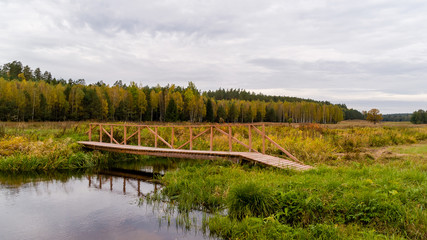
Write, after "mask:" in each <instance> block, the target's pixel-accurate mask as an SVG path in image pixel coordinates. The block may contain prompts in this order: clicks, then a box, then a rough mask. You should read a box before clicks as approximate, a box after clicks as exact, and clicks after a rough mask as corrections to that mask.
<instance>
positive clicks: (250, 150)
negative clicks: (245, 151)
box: [248, 125, 252, 152]
mask: <svg viewBox="0 0 427 240" xmlns="http://www.w3.org/2000/svg"><path fill="white" fill-rule="evenodd" d="M248 128H249V132H248V133H249V152H252V129H251V125H248Z"/></svg>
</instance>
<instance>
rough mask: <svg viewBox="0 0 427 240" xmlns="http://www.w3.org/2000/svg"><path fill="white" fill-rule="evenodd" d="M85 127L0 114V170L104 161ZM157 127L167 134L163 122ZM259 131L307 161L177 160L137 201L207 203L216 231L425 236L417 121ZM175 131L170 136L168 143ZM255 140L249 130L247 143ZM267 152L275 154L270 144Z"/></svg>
mask: <svg viewBox="0 0 427 240" xmlns="http://www.w3.org/2000/svg"><path fill="white" fill-rule="evenodd" d="M87 129H88V123H77V122H65V123H0V170H1V171H13V172H19V171H40V170H43V171H49V170H53V169H78V168H90V167H95V166H99V164H103V163H108V161H109V158H108V154H104V153H99V152H96V151H94V152H90V151H89V152H88V151H84V150H83V149H81V147H80V146H79V145H78V144H76V141H79V140H87V135H86V131H87ZM159 131H160V133H161V134H162V136H164V137H165V139H169V138H168V137H170V132H168V130H167V128H165V129H163V130H162V129H160V130H159ZM162 131H163V132H162ZM198 131H202V129H200V130H198ZM115 132H117V136H116V137H117V138H118V139H120V137H121V136H120V133H119V131H116V130H115ZM266 132H267V134H268V135H269V136H270V137H271V138H272V139H274V140H275V141H276V142H278V143H279V144H280V145H282V146H284V147H285V148H286V149H287V150H288V151H290V152H291V153H292V154H293V155H295V156H296V157H297V158H298V159H300V160H301V161H303V162H304V163H306V164H310V165H312V166H315V169H314V170H310V171H306V172H295V171H289V170H279V169H273V168H268V167H262V166H252V165H247V164H245V165H236V164H231V163H229V162H227V161H210V162H209V161H206V162H204V163H197V164H182V165H181V166H180V168H179V169H178V170H176V171H172V172H168V173H167V174H166V175H165V176H164V177H163V178H162V181H163V183H164V187H163V189H162V191H161V192H160V193H159V194H157V195H153V196H149V197H147V198H145V199H141V202H142V203H143V202H145V201H153V200H163V201H168V202H170V203H171V204H173V205H174V206H177V207H178V209H179V210H180V211H181V213H183V214H184V215H185V213H186V212H189V211H191V210H193V209H200V210H203V211H205V212H209V213H211V214H212V215H211V217H210V218H207V219H205V221H204V226H205V227H206V228H209V229H210V232H211V234H213V235H215V236H218V237H221V238H226V239H309V238H318V239H406V238H409V239H426V238H427V228H426V226H427V212H426V211H425V209H426V207H427V127H426V126H425V125H412V124H409V123H381V124H376V125H373V124H370V123H366V122H363V121H357V122H354V121H348V122H341V123H339V124H336V125H318V124H303V125H302V124H301V125H297V124H294V125H283V126H270V127H267V128H266ZM233 133H234V136H235V137H237V138H239V139H244V138H245V136H246V135H247V131H246V130H245V129H244V128H240V129H239V127H235V128H233ZM185 134H186V133H185V132H182V134H181V135H179V134H178V135H176V136H175V137H176V139H175V141H176V143H177V144H179V143H182V142H184V141H185V139H186V135H185ZM94 137H96V136H94ZM214 138H215V142H216V149H217V150H223V149H225V148H226V147H228V142H227V139H226V137H224V136H221V134H216V135H215V136H214ZM144 139H145V140H144V141H145V142H144V144H152V139H150V138H149V137H147V138H144ZM207 141H208V140H207V139H205V138H200V139H198V141H195V143H194V148H195V149H203V148H205V149H206V146H208V143H207ZM260 141H261V140H260V137H259V136H258V138H254V144H255V145H258V146H259V145H260ZM239 147H240V146H239V145H233V149H236V150H238V149H239ZM267 153H269V154H273V155H278V156H280V155H281V153H280V152H279V151H277V149H275V148H274V146H272V145H271V144H270V145H267Z"/></svg>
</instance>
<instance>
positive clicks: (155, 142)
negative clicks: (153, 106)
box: [154, 127, 157, 148]
mask: <svg viewBox="0 0 427 240" xmlns="http://www.w3.org/2000/svg"><path fill="white" fill-rule="evenodd" d="M154 132H155V133H156V134H154V147H155V148H156V147H157V127H155V128H154Z"/></svg>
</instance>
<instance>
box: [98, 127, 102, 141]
mask: <svg viewBox="0 0 427 240" xmlns="http://www.w3.org/2000/svg"><path fill="white" fill-rule="evenodd" d="M99 142H102V125H101V124H99Z"/></svg>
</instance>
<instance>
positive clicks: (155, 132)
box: [88, 123, 301, 163]
mask: <svg viewBox="0 0 427 240" xmlns="http://www.w3.org/2000/svg"><path fill="white" fill-rule="evenodd" d="M267 125H278V124H265V123H250V124H210V125H202V124H201V125H136V124H111V123H90V124H89V131H88V137H89V141H93V138H94V136H95V137H96V138H97V137H99V138H97V140H99V142H107V141H109V142H110V143H113V144H123V145H127V144H128V143H129V141H130V140H131V139H132V140H133V142H135V138H136V144H137V145H138V146H141V144H142V139H143V138H145V139H146V135H147V134H143V130H144V129H145V130H148V133H149V135H151V137H153V138H154V139H153V140H154V143H153V146H152V147H155V148H157V147H159V145H161V144H163V145H165V146H167V147H168V148H170V149H183V148H184V147H186V146H188V148H189V150H193V145H194V140H196V139H197V138H200V137H201V136H204V135H207V134H209V151H214V135H215V134H218V133H219V134H220V135H225V136H227V139H228V151H230V152H231V151H233V143H234V142H235V143H238V144H239V145H241V146H243V147H244V148H246V149H247V150H248V151H249V152H259V151H258V150H257V149H256V148H254V142H253V140H254V136H253V133H257V134H258V135H259V136H260V137H261V139H262V146H261V148H258V149H259V150H261V152H262V153H263V154H265V151H266V143H267V141H268V142H270V143H271V144H272V145H274V146H275V147H276V148H277V149H279V150H280V151H282V152H283V153H284V154H285V155H286V156H288V157H289V158H291V159H292V160H294V161H296V162H299V163H301V162H300V161H299V160H298V159H297V158H296V157H295V156H293V155H292V154H291V153H289V152H288V151H287V150H286V149H285V148H283V147H282V146H280V145H279V144H278V143H277V142H275V141H274V140H273V139H271V138H270V137H269V136H267V134H266V131H265V127H266V126H267ZM233 127H235V128H236V127H240V128H242V127H243V128H247V130H248V131H247V134H248V136H247V139H246V140H247V143H244V142H243V141H241V140H239V139H238V138H236V137H235V136H234V135H233ZM118 128H119V129H121V128H123V130H119V132H117V129H118ZM165 128H168V129H170V130H169V134H170V136H169V137H168V139H169V140H166V139H165V138H166V137H164V136H161V134H160V133H159V129H165ZM183 128H184V129H188V133H189V134H188V139H185V140H186V141H185V142H184V143H181V144H178V145H177V143H176V142H175V136H176V130H177V129H183ZM146 132H147V131H145V133H146ZM180 132H182V131H180ZM96 135H98V136H96ZM143 135H144V136H143ZM159 143H160V144H159Z"/></svg>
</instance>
